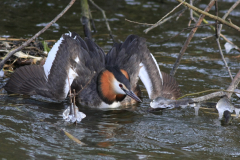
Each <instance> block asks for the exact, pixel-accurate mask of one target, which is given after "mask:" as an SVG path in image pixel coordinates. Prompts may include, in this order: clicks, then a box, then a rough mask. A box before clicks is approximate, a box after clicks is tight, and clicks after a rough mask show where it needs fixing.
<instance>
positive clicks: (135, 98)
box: [122, 88, 142, 102]
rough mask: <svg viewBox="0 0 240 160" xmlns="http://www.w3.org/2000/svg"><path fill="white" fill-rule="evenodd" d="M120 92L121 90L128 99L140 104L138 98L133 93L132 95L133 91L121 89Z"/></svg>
mask: <svg viewBox="0 0 240 160" xmlns="http://www.w3.org/2000/svg"><path fill="white" fill-rule="evenodd" d="M122 90H123V91H124V92H125V93H126V94H127V95H128V96H129V97H131V98H132V99H134V100H136V101H138V102H142V100H141V99H140V98H138V96H137V95H136V94H135V93H133V91H128V90H126V89H123V88H122Z"/></svg>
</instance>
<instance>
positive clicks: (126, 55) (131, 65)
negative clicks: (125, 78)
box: [106, 35, 163, 99]
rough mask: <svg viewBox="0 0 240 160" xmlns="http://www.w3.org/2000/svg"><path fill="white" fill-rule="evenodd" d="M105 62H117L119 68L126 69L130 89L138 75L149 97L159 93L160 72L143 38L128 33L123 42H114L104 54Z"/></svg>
mask: <svg viewBox="0 0 240 160" xmlns="http://www.w3.org/2000/svg"><path fill="white" fill-rule="evenodd" d="M106 64H107V65H114V64H118V65H119V67H120V68H122V69H124V70H126V71H127V72H128V74H129V75H130V82H131V87H132V89H135V88H136V85H137V82H138V77H140V79H141V81H142V82H143V84H144V86H145V87H146V89H147V92H148V95H149V98H151V99H155V98H156V97H158V96H159V95H161V90H162V85H163V81H162V74H161V72H160V69H159V66H158V64H157V61H156V59H155V58H154V56H153V55H152V54H151V53H150V51H149V50H148V48H147V45H146V40H145V39H144V38H141V37H138V36H136V35H130V36H128V37H127V39H126V40H125V41H124V42H123V43H120V44H115V45H114V46H113V48H112V49H111V50H110V51H109V53H108V54H107V56H106Z"/></svg>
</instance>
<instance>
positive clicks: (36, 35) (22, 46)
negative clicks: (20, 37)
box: [0, 0, 76, 70]
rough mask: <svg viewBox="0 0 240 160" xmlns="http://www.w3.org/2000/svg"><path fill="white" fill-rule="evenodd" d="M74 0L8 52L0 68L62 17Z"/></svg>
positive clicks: (0, 63)
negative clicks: (40, 28)
mask: <svg viewBox="0 0 240 160" xmlns="http://www.w3.org/2000/svg"><path fill="white" fill-rule="evenodd" d="M75 1H76V0H71V2H70V3H69V4H68V5H67V7H66V8H64V10H63V11H62V12H61V13H60V14H59V15H57V17H55V18H54V19H53V20H52V21H51V22H50V23H48V24H47V25H46V26H45V27H44V28H43V29H42V30H41V31H39V32H38V33H36V34H35V35H34V36H33V37H32V38H31V39H29V40H27V41H26V42H24V43H23V44H22V45H21V46H20V47H18V48H17V49H15V50H13V51H11V52H9V53H8V54H7V55H6V56H5V57H4V59H3V60H2V61H1V62H0V70H1V69H2V67H3V65H4V64H5V63H6V61H7V60H8V59H9V58H10V57H11V56H12V55H13V54H14V53H16V52H17V51H20V50H21V49H23V48H24V47H26V46H27V45H28V44H29V43H30V42H31V41H32V40H33V39H35V38H37V37H38V36H39V35H40V34H42V33H43V32H45V31H46V30H47V29H48V28H49V27H50V26H51V25H52V24H53V23H55V22H56V21H57V20H58V19H59V18H60V17H62V15H63V14H64V13H66V12H67V10H68V9H69V8H70V7H71V6H72V5H73V3H74V2H75Z"/></svg>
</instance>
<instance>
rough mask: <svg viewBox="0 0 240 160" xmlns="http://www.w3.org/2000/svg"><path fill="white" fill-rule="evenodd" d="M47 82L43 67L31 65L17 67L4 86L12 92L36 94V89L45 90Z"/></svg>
mask: <svg viewBox="0 0 240 160" xmlns="http://www.w3.org/2000/svg"><path fill="white" fill-rule="evenodd" d="M46 83H47V81H46V76H45V73H44V69H43V67H42V66H37V65H31V66H24V67H20V68H18V69H16V71H15V72H14V73H13V74H12V76H11V78H10V79H9V81H8V82H7V84H6V85H5V86H4V88H5V90H6V91H8V92H10V93H19V94H27V95H35V94H37V93H36V90H38V89H40V90H44V88H45V85H46Z"/></svg>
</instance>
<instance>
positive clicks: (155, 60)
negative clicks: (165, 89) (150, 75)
mask: <svg viewBox="0 0 240 160" xmlns="http://www.w3.org/2000/svg"><path fill="white" fill-rule="evenodd" d="M150 55H151V56H152V58H153V61H154V62H155V65H156V67H157V69H158V72H159V74H160V78H161V80H162V85H163V78H162V73H161V71H160V68H159V65H158V64H157V61H156V59H155V57H154V56H153V55H152V53H150Z"/></svg>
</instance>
